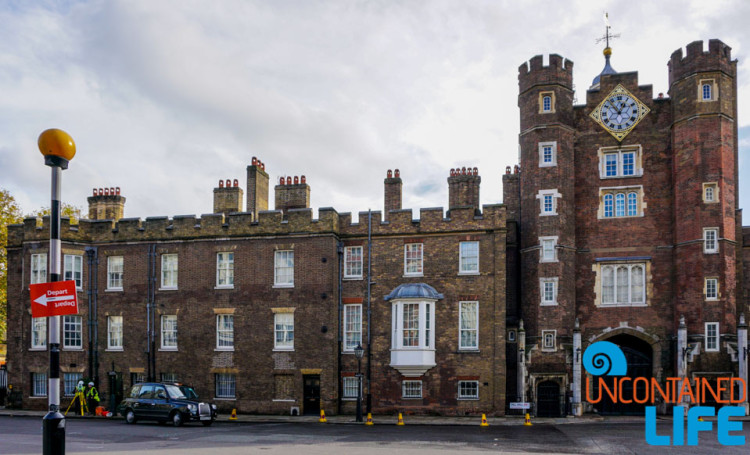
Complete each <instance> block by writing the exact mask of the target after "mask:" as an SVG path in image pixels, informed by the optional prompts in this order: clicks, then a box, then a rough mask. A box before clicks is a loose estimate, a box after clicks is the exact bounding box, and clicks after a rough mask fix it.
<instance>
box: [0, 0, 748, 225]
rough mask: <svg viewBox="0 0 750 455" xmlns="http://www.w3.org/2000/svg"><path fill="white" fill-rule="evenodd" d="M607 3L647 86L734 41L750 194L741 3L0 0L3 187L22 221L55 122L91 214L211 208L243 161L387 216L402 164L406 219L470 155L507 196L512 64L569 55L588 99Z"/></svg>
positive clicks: (512, 137) (442, 188)
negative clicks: (116, 192)
mask: <svg viewBox="0 0 750 455" xmlns="http://www.w3.org/2000/svg"><path fill="white" fill-rule="evenodd" d="M605 11H608V12H609V20H610V23H611V25H612V33H618V34H620V37H619V38H618V39H616V40H614V41H613V43H612V48H613V55H612V66H613V67H614V68H615V69H616V70H617V71H620V72H625V71H639V83H640V84H642V85H644V84H651V85H653V90H654V96H657V94H658V93H659V92H664V93H665V94H666V92H667V90H668V87H667V61H668V60H669V57H670V55H671V53H672V52H673V51H674V50H676V49H678V48H681V47H682V48H684V47H685V46H686V45H687V44H688V43H690V42H692V41H695V40H704V41H707V40H708V39H713V38H718V39H721V40H722V41H724V42H725V43H727V44H728V45H729V46H731V47H732V57H733V58H736V59H738V91H739V100H738V102H739V114H738V117H739V118H738V125H739V131H740V181H741V186H740V192H741V195H740V207H745V206H747V205H748V204H750V163H749V162H748V160H747V159H746V158H745V156H746V155H747V152H749V151H750V58H748V55H747V54H748V48H750V27H747V18H748V17H750V2H747V1H744V0H714V1H712V2H711V7H710V8H707V7H706V3H705V1H703V0H701V1H694V0H678V1H676V0H664V1H659V2H654V1H639V0H631V1H629V2H622V1H608V0H603V1H596V2H593V1H584V0H577V1H564V2H560V1H518V0H513V1H478V0H430V1H426V0H425V1H408V0H402V1H395V0H394V1H384V0H383V1H377V0H372V1H344V0H340V1H314V0H302V1H283V0H278V1H248V0H221V1H207V0H204V1H198V0H174V1H169V0H146V1H143V0H127V1H118V0H109V1H99V0H91V1H89V0H82V1H75V0H68V1H20V0H19V1H13V0H10V1H9V0H0V187H2V188H5V189H7V190H9V191H10V192H11V193H12V194H13V195H14V197H15V198H16V200H17V201H18V203H19V204H20V205H21V206H22V208H23V210H24V211H25V212H27V213H28V212H31V211H32V210H35V209H37V208H40V207H44V206H49V198H50V196H49V195H50V190H49V173H50V172H49V168H47V167H46V166H44V164H43V158H42V155H41V154H40V153H39V150H38V148H37V144H36V141H37V138H38V136H39V134H40V133H41V132H42V131H44V130H45V129H48V128H60V129H63V130H65V131H67V132H68V133H69V134H70V135H71V136H72V137H73V139H74V140H75V143H76V146H77V154H76V156H75V158H74V159H73V160H72V161H71V163H70V167H69V169H68V170H66V171H64V173H63V189H62V194H63V201H64V202H66V203H70V204H73V205H76V206H79V207H81V208H82V209H83V211H84V213H85V212H87V202H86V197H88V196H90V195H91V194H92V189H93V188H100V187H120V188H121V191H122V194H123V195H124V196H125V197H126V199H127V202H126V203H125V216H126V217H140V218H144V219H145V218H146V217H149V216H170V217H171V216H174V215H188V214H195V215H200V214H203V213H210V212H212V210H213V188H215V187H216V186H217V185H218V181H219V180H220V179H238V180H239V182H240V186H242V187H243V188H244V187H245V184H246V171H245V169H246V166H247V165H249V164H250V163H251V160H252V157H254V156H256V157H258V158H259V159H261V160H262V161H263V162H264V163H265V165H266V171H267V172H268V173H269V175H270V177H271V179H272V180H271V181H272V184H273V182H274V181H278V178H279V177H280V176H295V175H305V176H306V178H307V182H308V183H309V185H310V187H311V205H312V207H313V208H314V216H317V210H318V208H320V207H334V208H335V209H336V210H338V211H339V212H353V214H354V218H355V219H356V218H357V213H358V212H360V211H367V210H368V209H372V210H382V207H383V179H384V178H385V176H386V171H387V170H388V169H396V168H398V169H400V171H401V177H402V179H403V207H404V208H412V209H414V217H415V218H416V217H418V216H419V212H418V209H419V208H420V207H440V206H443V207H446V206H447V203H448V185H447V182H446V179H447V177H448V175H449V172H450V169H451V168H453V167H463V166H466V167H469V166H470V167H478V168H479V174H480V175H481V177H482V184H481V198H480V199H481V201H480V202H481V203H482V204H494V203H500V202H502V179H501V176H502V174H503V173H504V172H505V167H506V166H509V165H511V166H512V165H514V164H517V162H518V133H519V113H518V106H517V96H518V67H519V65H521V64H522V63H523V62H525V61H527V60H528V59H530V58H531V57H533V56H534V55H538V54H550V53H557V54H560V55H562V56H564V57H565V58H568V59H570V60H572V61H573V62H574V63H575V66H574V84H575V86H576V99H577V100H578V101H577V102H578V103H583V102H584V101H585V92H586V89H587V88H588V87H589V86H590V84H591V80H592V79H593V78H594V77H595V76H596V75H597V74H598V73H599V72H600V71H601V70H602V67H603V66H604V61H603V57H602V48H603V45H602V44H601V43H599V44H597V43H596V42H595V41H596V38H598V37H599V36H601V35H603V34H604V21H603V13H604V12H605ZM746 182H747V183H746ZM270 197H271V202H270V205H271V208H272V207H273V202H272V201H273V189H271V195H270ZM243 206H244V205H243ZM748 213H749V214H746V215H745V220H747V221H746V223H747V222H750V218H748V217H750V210H749V211H748Z"/></svg>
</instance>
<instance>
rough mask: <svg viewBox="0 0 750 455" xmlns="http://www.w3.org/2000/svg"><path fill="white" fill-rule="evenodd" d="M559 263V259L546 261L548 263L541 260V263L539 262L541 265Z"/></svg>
mask: <svg viewBox="0 0 750 455" xmlns="http://www.w3.org/2000/svg"><path fill="white" fill-rule="evenodd" d="M558 262H560V261H559V260H557V259H555V260H546V261H541V260H540V261H539V263H540V264H556V263H558Z"/></svg>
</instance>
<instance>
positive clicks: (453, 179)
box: [448, 167, 482, 213]
mask: <svg viewBox="0 0 750 455" xmlns="http://www.w3.org/2000/svg"><path fill="white" fill-rule="evenodd" d="M481 181H482V178H481V177H480V176H479V170H478V169H477V168H470V167H469V168H465V167H462V168H461V169H459V168H456V169H451V173H450V177H448V210H453V209H455V208H459V207H473V208H474V211H475V212H476V213H479V183H480V182H481Z"/></svg>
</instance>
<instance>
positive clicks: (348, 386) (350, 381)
mask: <svg viewBox="0 0 750 455" xmlns="http://www.w3.org/2000/svg"><path fill="white" fill-rule="evenodd" d="M352 389H353V391H354V394H352V393H351V392H352ZM358 397H359V378H358V377H356V376H344V377H342V378H341V399H342V400H345V401H353V400H356V399H357V398H358Z"/></svg>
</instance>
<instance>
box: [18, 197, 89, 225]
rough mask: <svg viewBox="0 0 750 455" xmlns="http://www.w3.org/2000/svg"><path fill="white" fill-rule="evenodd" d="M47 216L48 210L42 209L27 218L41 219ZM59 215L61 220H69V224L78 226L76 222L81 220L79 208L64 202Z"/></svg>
mask: <svg viewBox="0 0 750 455" xmlns="http://www.w3.org/2000/svg"><path fill="white" fill-rule="evenodd" d="M49 214H50V208H49V207H42V208H41V209H39V210H36V211H34V212H31V213H29V214H28V215H27V216H36V217H42V216H49ZM60 215H61V216H62V217H63V218H70V224H78V220H80V219H81V218H82V216H81V208H80V207H76V206H75V205H72V204H67V203H65V202H63V203H62V208H61V209H60Z"/></svg>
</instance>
